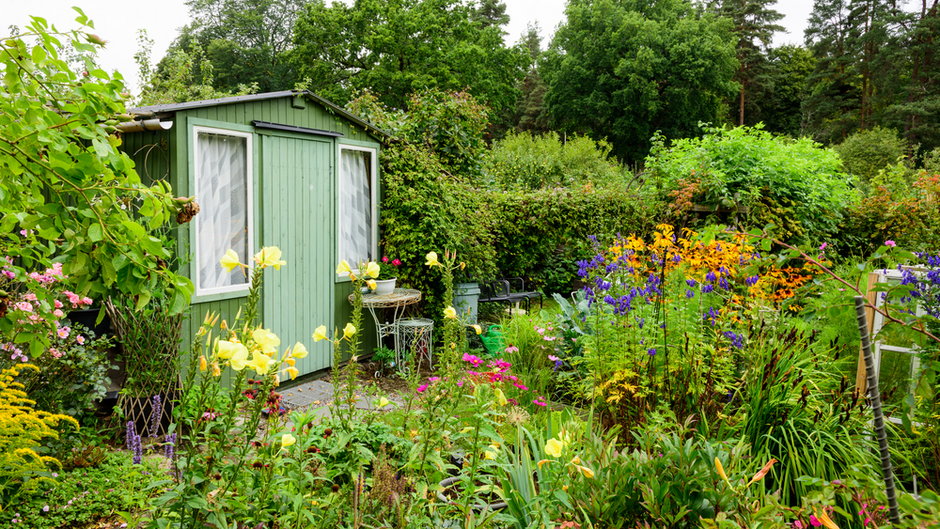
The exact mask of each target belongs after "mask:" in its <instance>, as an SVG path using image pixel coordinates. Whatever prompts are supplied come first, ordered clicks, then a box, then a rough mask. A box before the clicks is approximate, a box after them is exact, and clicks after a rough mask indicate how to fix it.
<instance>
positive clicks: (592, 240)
mask: <svg viewBox="0 0 940 529" xmlns="http://www.w3.org/2000/svg"><path fill="white" fill-rule="evenodd" d="M588 240H589V241H591V242H593V243H595V244H597V235H588Z"/></svg>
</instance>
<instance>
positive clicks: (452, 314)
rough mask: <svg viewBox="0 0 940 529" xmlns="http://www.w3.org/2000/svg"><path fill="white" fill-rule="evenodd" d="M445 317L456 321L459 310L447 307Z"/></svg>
mask: <svg viewBox="0 0 940 529" xmlns="http://www.w3.org/2000/svg"><path fill="white" fill-rule="evenodd" d="M444 317H445V318H447V319H450V320H456V319H457V309H455V308H454V307H447V308H446V309H444Z"/></svg>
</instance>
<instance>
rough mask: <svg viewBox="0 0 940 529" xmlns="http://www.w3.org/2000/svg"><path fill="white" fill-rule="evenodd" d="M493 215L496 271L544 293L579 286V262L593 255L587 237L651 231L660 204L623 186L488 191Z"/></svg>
mask: <svg viewBox="0 0 940 529" xmlns="http://www.w3.org/2000/svg"><path fill="white" fill-rule="evenodd" d="M483 197H484V199H485V202H486V203H488V204H490V207H491V208H492V211H493V212H494V216H495V219H497V220H496V221H495V222H493V237H494V239H493V240H494V245H495V263H496V264H495V267H496V269H498V270H499V272H500V274H501V276H502V277H525V278H528V279H530V280H531V281H532V282H533V284H534V285H535V286H536V287H538V288H539V289H542V290H544V291H545V292H560V293H562V294H568V293H569V292H571V291H572V290H574V289H575V288H576V283H575V281H576V280H577V278H576V277H575V272H576V271H577V265H576V264H575V262H576V261H577V260H579V259H584V258H586V257H588V255H590V252H591V249H590V243H589V242H588V237H589V236H591V235H596V236H598V237H611V236H613V235H615V234H616V233H618V232H620V231H623V230H624V229H625V228H626V227H629V229H630V230H633V231H636V232H637V233H639V234H644V233H649V232H650V231H652V228H653V226H654V225H655V223H656V219H658V218H661V214H662V213H661V212H662V204H661V203H660V202H658V201H657V200H655V199H650V198H649V197H647V196H644V195H642V194H640V193H636V192H624V191H623V189H622V188H621V187H619V186H616V187H610V186H609V187H598V188H591V187H590V186H585V187H583V188H580V189H578V188H575V189H565V188H554V189H539V190H534V191H516V192H509V191H496V190H493V191H487V192H485V193H483Z"/></svg>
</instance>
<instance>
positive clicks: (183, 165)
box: [123, 97, 379, 374]
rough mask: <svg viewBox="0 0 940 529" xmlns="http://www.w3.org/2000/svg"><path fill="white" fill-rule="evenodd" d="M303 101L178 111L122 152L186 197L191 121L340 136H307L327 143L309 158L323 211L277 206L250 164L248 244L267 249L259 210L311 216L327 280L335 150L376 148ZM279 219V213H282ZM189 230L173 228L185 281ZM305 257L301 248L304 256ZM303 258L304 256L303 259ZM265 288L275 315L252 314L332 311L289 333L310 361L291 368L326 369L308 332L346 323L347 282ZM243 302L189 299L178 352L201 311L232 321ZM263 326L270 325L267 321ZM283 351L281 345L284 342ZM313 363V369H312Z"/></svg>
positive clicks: (129, 138) (367, 344) (369, 332)
mask: <svg viewBox="0 0 940 529" xmlns="http://www.w3.org/2000/svg"><path fill="white" fill-rule="evenodd" d="M304 103H305V108H295V104H296V101H295V98H292V97H281V98H276V99H268V100H262V101H248V102H239V103H233V104H226V105H218V106H212V107H203V108H195V109H189V110H185V111H178V112H176V113H175V115H174V116H173V118H172V119H173V121H174V125H173V128H172V129H170V130H169V131H161V132H141V133H133V134H126V135H125V136H124V138H123V139H124V150H125V151H126V152H127V153H128V154H129V155H130V156H131V157H132V158H133V159H134V161H135V162H136V164H137V171H138V173H139V174H140V175H141V178H143V179H144V180H145V181H153V180H156V179H167V180H168V181H169V182H170V184H171V185H172V187H173V190H174V191H173V192H174V193H175V194H176V195H178V196H190V195H191V189H190V181H191V176H190V173H191V166H190V153H189V150H190V142H191V141H192V140H191V137H190V132H189V131H190V129H191V125H192V121H193V120H198V121H199V122H200V124H204V123H203V122H202V121H201V120H211V121H213V122H217V123H218V126H219V127H220V128H225V125H226V124H234V125H236V126H241V127H246V126H251V122H252V121H253V120H260V121H267V122H272V123H279V124H284V125H293V126H297V127H305V128H312V129H319V130H325V131H331V132H337V133H340V134H342V135H343V136H342V137H341V138H329V137H323V136H320V137H311V139H319V140H321V141H329V142H330V149H329V153H330V154H329V159H324V156H323V155H322V154H321V155H320V156H319V157H317V158H316V163H319V164H328V166H327V167H321V168H320V169H318V170H317V171H316V174H317V175H319V176H317V178H327V179H328V180H327V181H324V182H322V183H320V184H321V185H320V188H321V189H328V190H329V196H330V197H331V198H332V200H329V201H328V208H327V210H326V211H311V210H310V208H309V204H306V203H305V202H304V201H285V200H283V198H284V197H281V200H278V198H277V193H276V192H274V191H273V189H272V190H265V188H264V183H265V174H264V170H263V167H264V163H263V161H262V160H261V159H258V158H257V157H256V159H255V163H254V171H255V178H254V197H255V200H254V201H255V204H254V208H255V226H254V233H255V241H254V246H255V247H256V249H257V248H260V247H261V246H265V245H269V244H270V243H269V242H266V241H265V238H264V234H265V229H263V228H262V226H263V223H264V219H265V218H266V214H265V211H266V210H268V209H270V208H272V207H282V208H287V209H288V210H289V211H288V212H287V215H289V216H292V217H293V218H295V219H296V222H297V223H298V224H300V223H302V222H304V220H305V219H310V218H311V217H314V218H315V219H316V223H317V226H316V229H318V230H322V233H325V234H328V240H329V244H328V253H327V254H326V255H328V256H329V263H328V264H329V266H328V267H324V268H325V269H327V270H328V271H329V273H330V274H332V271H333V269H334V268H335V263H336V262H337V257H336V234H337V229H336V220H335V219H336V200H335V197H336V179H337V169H336V167H337V160H336V156H337V149H338V144H340V143H343V141H344V140H346V139H349V140H354V141H358V142H368V143H370V144H374V146H375V148H376V149H377V150H378V149H379V143H378V141H376V139H375V138H374V137H373V136H372V135H371V134H369V133H368V132H366V131H365V130H363V129H362V128H360V127H359V126H357V125H356V124H354V123H351V122H349V121H347V120H345V119H344V118H343V117H341V116H338V115H335V114H333V113H331V112H330V111H329V110H328V109H326V108H324V107H323V106H321V105H320V104H319V103H316V102H314V101H312V100H309V99H304ZM266 133H267V132H266ZM289 136H293V135H289ZM298 137H299V136H298ZM254 144H255V153H256V155H257V154H259V153H261V145H262V134H259V131H257V130H256V132H255V141H254ZM284 154H291V156H295V157H296V158H295V159H296V160H298V161H303V160H306V162H310V161H311V160H312V158H311V157H309V156H308V157H305V156H304V155H303V154H302V153H298V152H294V153H284ZM282 213H285V212H283V211H282ZM189 229H190V225H189V224H186V225H182V226H180V227H179V228H177V229H176V231H177V233H176V238H177V241H178V247H177V254H178V255H179V256H182V259H180V262H179V268H180V271H181V273H183V274H184V275H187V276H190V277H191V275H190V263H189V260H190V257H189V256H191V255H192V253H191V251H190V244H189V241H190V233H189ZM304 236H307V235H305V234H304V233H303V230H299V231H298V232H297V233H293V234H291V235H290V237H294V238H296V237H304ZM315 243H316V241H313V240H311V244H315ZM320 244H322V241H320ZM306 251H307V250H306V249H305V250H304V252H306ZM307 257H308V258H309V256H307ZM284 259H285V260H287V262H288V267H289V266H290V262H291V255H285V256H284ZM321 259H322V257H321ZM271 274H278V272H277V271H269V272H268V273H267V275H266V279H268V278H272V277H273V276H272V275H271ZM267 284H268V285H269V288H277V289H278V292H276V293H274V292H269V295H266V296H265V298H267V299H268V303H270V302H271V300H272V299H275V298H274V297H272V296H276V297H278V298H280V297H282V298H283V299H282V303H283V305H282V306H281V307H279V308H277V309H275V308H274V307H268V309H269V310H267V311H265V307H261V310H260V311H259V313H261V314H265V313H266V312H267V314H268V315H269V316H272V317H277V315H278V314H281V313H282V311H289V310H290V309H291V306H292V304H295V303H297V300H298V299H300V298H302V297H312V298H314V299H322V300H327V303H329V304H331V306H332V311H331V313H330V314H327V315H324V316H323V317H321V316H320V315H311V317H310V318H309V320H310V321H309V329H307V330H302V329H299V328H298V329H292V330H291V331H290V334H292V335H294V336H305V337H306V339H304V340H303V342H304V344H305V345H306V346H307V348H308V349H310V351H311V355H310V356H309V357H308V360H307V361H305V362H303V363H298V364H299V365H298V368H299V369H300V370H301V373H302V374H307V373H311V372H314V371H316V370H317V368H318V367H320V366H322V365H323V363H322V362H321V361H319V360H317V358H320V359H323V358H326V359H327V361H326V365H329V360H328V359H329V358H330V356H331V355H332V353H331V352H330V351H329V348H328V347H327V346H326V344H323V343H320V344H316V346H314V344H313V343H312V340H311V339H310V335H311V333H312V332H313V329H314V328H315V327H316V326H317V325H320V324H323V325H327V327H328V328H330V329H333V328H337V327H339V328H342V327H343V325H345V323H346V322H347V321H348V319H349V312H350V307H349V303H348V302H347V301H346V296H348V295H349V293H350V283H349V282H348V281H340V280H337V279H336V278H335V276H333V275H331V277H330V280H329V281H327V282H316V281H311V282H310V283H309V284H306V285H301V286H299V288H297V287H296V286H290V285H287V284H284V282H283V281H278V280H276V279H272V281H271V282H268V283H267ZM282 292H283V295H282ZM244 299H245V297H244V296H241V297H234V298H228V299H217V300H209V301H200V300H197V301H195V302H194V303H193V304H192V306H191V309H190V314H189V315H188V317H187V318H186V320H185V322H184V324H183V344H182V351H184V352H188V349H189V343H190V341H191V339H192V336H193V335H194V334H195V331H196V330H197V329H198V327H199V324H200V323H201V322H202V320H203V318H204V316H205V314H206V313H208V312H215V313H219V314H220V315H221V317H222V318H223V319H226V320H227V321H229V322H231V321H233V320H234V318H235V315H236V313H237V312H238V309H239V307H240V306H241V304H242V302H243V301H244ZM324 320H325V321H324ZM365 320H366V323H367V328H366V329H363V330H362V331H363V335H362V338H363V341H364V343H363V351H364V352H370V351H371V350H372V348H373V347H374V346H375V339H374V336H375V331H374V328H373V323H372V320H371V318H370V317H369V316H368V315H366V318H365ZM265 323H266V325H268V326H271V323H270V322H265ZM282 345H283V346H286V345H289V344H282ZM184 363H185V362H184ZM318 363H319V366H317V364H318Z"/></svg>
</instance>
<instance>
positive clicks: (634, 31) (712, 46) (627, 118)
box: [542, 0, 738, 161]
mask: <svg viewBox="0 0 940 529" xmlns="http://www.w3.org/2000/svg"><path fill="white" fill-rule="evenodd" d="M566 14H567V18H568V20H567V22H566V23H565V24H563V25H562V26H561V27H560V28H559V29H558V31H557V33H556V34H555V38H554V39H553V41H552V44H551V47H550V49H549V51H548V52H547V56H546V57H545V59H544V63H543V65H542V75H543V77H544V79H545V81H546V84H547V86H548V91H547V93H546V96H545V101H546V104H547V107H548V110H549V113H550V114H551V116H552V118H553V119H554V120H555V122H556V124H557V125H558V126H560V127H561V128H562V129H563V130H565V131H568V132H578V133H582V134H588V135H591V136H593V137H595V138H603V137H606V138H607V139H608V140H609V141H610V142H611V144H612V145H613V147H614V152H615V154H617V155H619V156H620V157H622V158H625V159H627V160H630V161H636V160H640V159H642V157H643V156H644V155H645V154H646V153H647V152H648V151H649V146H650V138H651V137H652V136H653V134H654V133H655V132H656V131H662V132H663V134H665V135H666V136H668V137H670V138H681V137H687V136H691V135H694V134H696V133H697V132H698V123H699V122H702V121H707V122H723V118H724V116H725V115H726V109H727V101H728V100H729V98H730V97H731V96H732V95H733V94H735V93H737V88H738V87H737V84H736V83H735V82H734V81H733V79H732V78H733V76H734V74H735V72H736V71H737V67H738V62H737V60H736V59H735V45H734V43H735V41H736V39H735V37H734V35H733V34H732V26H731V22H730V21H729V20H727V19H725V18H721V17H718V16H715V15H714V14H712V13H708V12H705V11H704V10H703V9H702V8H700V7H696V6H693V4H692V3H691V2H690V1H689V0H653V1H641V0H570V1H569V3H568V7H567V9H566Z"/></svg>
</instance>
